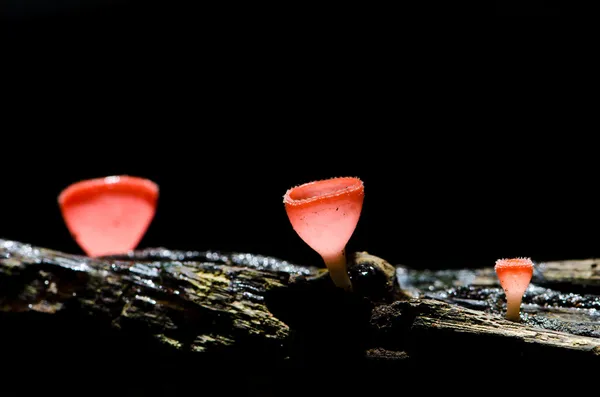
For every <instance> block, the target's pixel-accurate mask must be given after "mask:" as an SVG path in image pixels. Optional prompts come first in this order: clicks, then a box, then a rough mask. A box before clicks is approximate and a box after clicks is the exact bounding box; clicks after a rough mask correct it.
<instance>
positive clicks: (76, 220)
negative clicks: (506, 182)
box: [58, 175, 159, 257]
mask: <svg viewBox="0 0 600 397" xmlns="http://www.w3.org/2000/svg"><path fill="white" fill-rule="evenodd" d="M158 191H159V189H158V186H157V185H156V184H155V183H154V182H152V181H150V180H148V179H144V178H138V177H133V176H127V175H123V176H109V177H105V178H96V179H88V180H84V181H80V182H77V183H74V184H72V185H70V186H68V187H67V188H66V189H64V190H63V191H62V192H61V193H60V195H59V196H58V204H59V207H60V211H61V214H62V217H63V219H64V221H65V223H66V225H67V228H68V229H69V232H70V233H71V235H72V236H73V238H74V239H75V241H76V242H77V244H79V246H80V247H81V249H82V250H83V251H85V253H86V254H87V255H88V256H91V257H97V256H103V255H112V254H120V253H124V252H127V251H129V250H132V249H134V248H136V247H137V245H138V244H139V242H140V240H141V239H142V237H143V236H144V234H145V233H146V231H147V229H148V227H149V226H150V223H151V222H152V219H153V218H154V214H155V213H156V206H157V200H158Z"/></svg>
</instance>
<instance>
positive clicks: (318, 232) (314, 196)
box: [283, 177, 364, 291]
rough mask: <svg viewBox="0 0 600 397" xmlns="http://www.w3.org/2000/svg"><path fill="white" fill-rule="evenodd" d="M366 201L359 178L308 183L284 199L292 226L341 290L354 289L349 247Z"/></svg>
mask: <svg viewBox="0 0 600 397" xmlns="http://www.w3.org/2000/svg"><path fill="white" fill-rule="evenodd" d="M363 200H364V185H363V182H362V181H361V180H360V179H358V178H352V177H341V178H331V179H325V180H319V181H314V182H309V183H305V184H303V185H299V186H296V187H293V188H291V189H289V190H288V191H287V192H286V193H285V195H284V198H283V202H284V204H285V209H286V212H287V215H288V218H289V219H290V222H291V224H292V227H293V228H294V230H295V231H296V233H298V235H299V236H300V238H302V240H304V242H305V243H306V244H308V245H309V246H310V247H311V248H312V249H314V250H315V251H316V252H317V253H318V254H319V255H321V257H322V258H323V261H324V262H325V265H326V266H327V268H328V269H329V274H330V276H331V279H332V280H333V282H334V284H335V285H336V286H337V287H340V288H343V289H345V290H347V291H350V290H352V283H351V281H350V277H349V276H348V271H347V264H346V244H347V243H348V241H349V240H350V237H351V236H352V234H353V233H354V229H355V228H356V225H357V223H358V219H359V218H360V214H361V211H362V206H363Z"/></svg>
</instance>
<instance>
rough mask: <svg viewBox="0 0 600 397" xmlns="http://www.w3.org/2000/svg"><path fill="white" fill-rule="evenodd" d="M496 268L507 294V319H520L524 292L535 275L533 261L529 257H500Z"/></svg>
mask: <svg viewBox="0 0 600 397" xmlns="http://www.w3.org/2000/svg"><path fill="white" fill-rule="evenodd" d="M494 269H495V270H496V275H497V276H498V280H499V281H500V285H501V286H502V288H503V289H504V293H505V295H506V319H507V320H511V321H519V320H520V311H521V301H522V299H523V294H524V293H525V291H526V290H527V287H528V286H529V283H530V281H531V277H532V276H533V262H532V261H531V259H529V258H513V259H499V260H497V261H496V266H495V267H494Z"/></svg>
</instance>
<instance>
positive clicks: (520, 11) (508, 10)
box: [496, 0, 567, 17]
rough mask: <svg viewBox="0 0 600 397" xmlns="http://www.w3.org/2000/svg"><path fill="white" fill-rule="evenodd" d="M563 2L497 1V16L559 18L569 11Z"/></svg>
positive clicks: (531, 0)
mask: <svg viewBox="0 0 600 397" xmlns="http://www.w3.org/2000/svg"><path fill="white" fill-rule="evenodd" d="M564 3H565V2H563V1H561V0H527V1H513V0H496V16H502V17H511V16H513V17H559V16H563V15H564V14H565V12H566V11H567V7H566V5H565V4H564Z"/></svg>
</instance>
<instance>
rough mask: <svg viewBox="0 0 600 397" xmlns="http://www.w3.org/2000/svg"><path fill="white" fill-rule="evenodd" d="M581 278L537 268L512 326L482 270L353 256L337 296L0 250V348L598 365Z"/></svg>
mask: <svg viewBox="0 0 600 397" xmlns="http://www.w3.org/2000/svg"><path fill="white" fill-rule="evenodd" d="M592 265H593V261H592V262H590V261H571V262H568V263H567V264H557V263H546V264H543V265H542V264H540V265H539V266H537V268H536V274H535V276H534V280H533V281H534V282H533V283H532V285H531V286H530V288H529V289H528V291H527V292H526V294H525V296H524V299H523V306H522V322H520V323H513V322H509V321H506V320H504V318H503V313H504V296H503V293H502V290H501V288H500V287H499V285H498V283H497V280H496V278H495V275H494V273H493V269H475V270H444V271H427V270H414V269H408V268H405V267H402V266H396V267H394V266H391V265H390V264H389V263H387V262H386V261H385V260H383V259H381V258H378V257H375V256H372V255H369V254H367V253H356V254H354V255H353V256H352V261H351V265H350V275H351V278H352V282H353V285H354V287H355V288H354V292H353V293H347V292H345V291H343V290H340V289H337V288H334V286H333V283H331V280H330V278H329V277H328V274H327V272H326V270H324V269H320V268H317V267H306V266H299V265H295V264H291V263H289V262H286V261H282V260H278V259H275V258H268V257H263V256H258V255H251V254H225V253H218V252H178V251H170V250H166V249H148V250H143V251H136V252H132V253H129V254H127V255H124V256H119V257H109V258H98V259H90V258H87V257H83V256H76V255H69V254H64V253H60V252H55V251H52V250H48V249H44V248H36V247H32V246H30V245H26V244H21V243H17V242H13V241H4V240H0V321H2V323H3V324H4V326H3V327H2V328H1V329H0V341H1V342H2V343H4V345H3V346H4V347H6V346H8V345H11V344H15V343H23V340H24V339H23V338H24V337H25V336H26V337H27V338H29V339H27V340H28V341H31V340H32V339H33V340H35V338H36V337H35V336H34V335H36V332H39V329H44V332H45V333H48V332H50V333H52V335H53V337H59V336H60V335H63V334H66V335H67V336H64V337H63V338H62V339H61V342H60V343H61V344H63V345H62V347H61V346H57V347H54V349H55V352H56V353H57V354H58V352H60V351H61V349H62V348H64V346H66V345H67V344H69V343H73V341H76V343H80V344H82V345H85V346H88V345H89V344H90V340H89V339H87V338H86V337H85V336H86V335H92V336H93V338H100V339H99V340H100V342H99V344H98V347H97V348H90V347H89V346H88V347H86V348H87V349H88V350H89V351H87V353H86V354H111V355H114V354H118V353H119V352H120V351H121V350H122V349H125V350H126V351H127V352H128V353H127V354H128V355H131V354H137V355H142V356H143V357H145V359H148V360H151V359H152V358H154V359H156V358H157V357H159V358H160V360H159V361H160V362H163V361H164V357H171V358H172V359H173V360H182V357H185V358H190V357H192V358H191V360H192V362H193V363H194V365H200V364H199V363H204V364H206V365H213V366H214V365H217V364H216V363H232V362H236V363H240V362H243V363H245V364H244V365H250V366H251V365H252V363H258V362H260V363H261V365H266V364H270V365H273V367H274V368H277V367H280V368H290V367H297V366H300V367H305V366H306V365H323V364H324V363H330V364H335V365H338V366H339V365H350V364H351V365H353V366H356V365H358V364H361V363H362V364H365V365H376V366H378V367H380V366H382V365H383V366H386V367H390V368H393V367H396V366H401V367H402V368H406V365H407V363H411V362H421V361H424V362H427V361H429V362H435V361H436V360H441V359H446V360H447V359H448V357H452V358H453V359H456V358H457V357H462V358H465V357H468V358H469V359H471V360H477V359H481V358H482V357H488V358H489V357H490V356H497V355H501V354H504V355H506V354H508V355H509V356H518V357H520V358H521V359H534V360H535V359H546V358H561V359H563V358H564V359H581V360H598V359H600V347H599V346H600V338H599V337H600V325H599V324H600V321H599V320H598V312H597V309H600V300H599V298H598V296H596V295H594V294H591V293H585V291H581V290H578V289H577V288H578V287H580V286H583V285H588V286H596V285H597V281H596V280H597V273H596V272H595V270H594V269H595V268H594V267H593V266H592ZM566 269H569V270H566ZM586 269H587V270H586ZM590 269H592V270H590ZM557 280H558V281H559V282H560V286H561V289H557V290H555V289H552V288H551V287H552V286H555V285H558V281H557ZM536 283H537V284H536ZM569 286H571V287H572V288H573V291H576V292H565V291H568V289H569ZM53 330H55V331H53ZM65 330H67V331H65ZM69 330H70V331H69ZM86 333H87V334H86ZM24 335H25V336H24ZM30 344H31V343H30V342H28V344H27V346H29V345H30ZM33 345H34V346H36V347H30V348H28V349H29V350H28V351H29V353H31V352H32V351H33V350H35V349H39V348H40V347H39V345H35V343H34V344H33ZM92 345H93V344H92ZM106 349H108V351H109V352H106V353H105V352H104V350H106ZM161 360H162V361H161ZM173 362H177V361H173ZM186 362H189V360H188V361H186ZM218 365H224V364H218ZM236 365H237V364H236ZM408 365H410V364H408ZM246 368H248V367H246ZM250 368H251V367H250Z"/></svg>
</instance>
